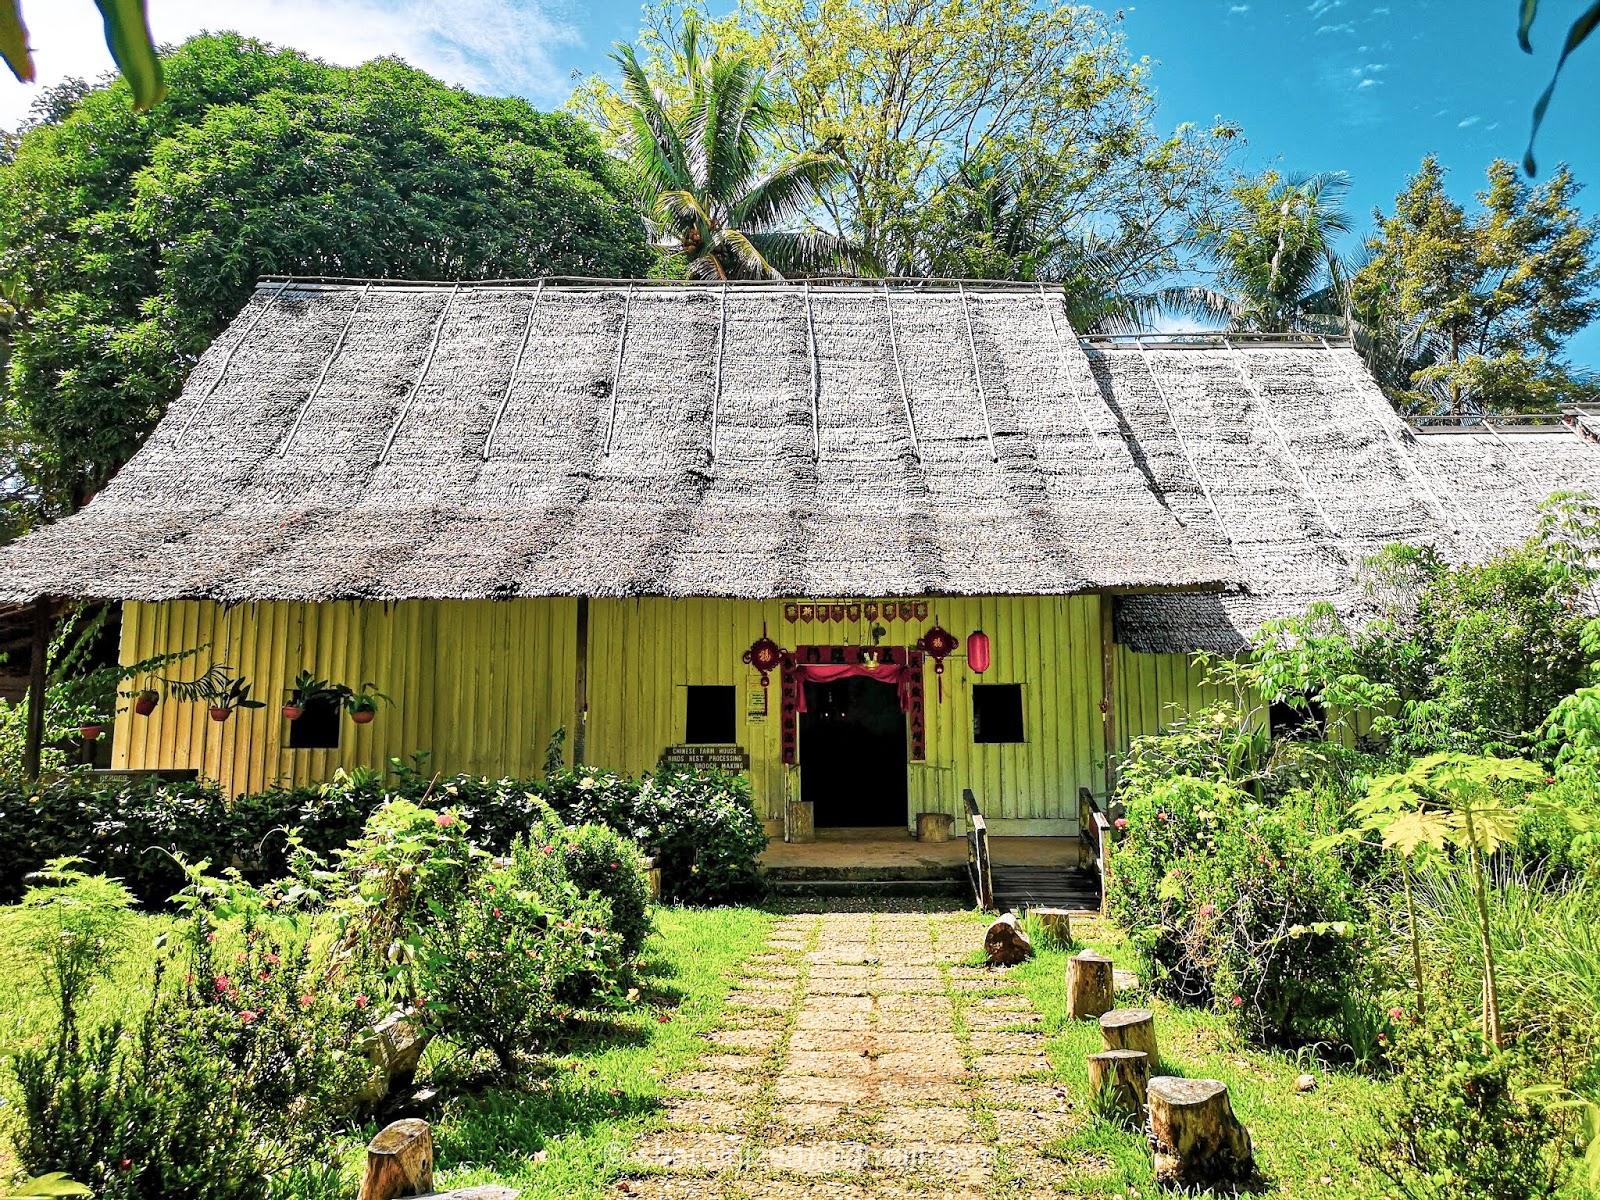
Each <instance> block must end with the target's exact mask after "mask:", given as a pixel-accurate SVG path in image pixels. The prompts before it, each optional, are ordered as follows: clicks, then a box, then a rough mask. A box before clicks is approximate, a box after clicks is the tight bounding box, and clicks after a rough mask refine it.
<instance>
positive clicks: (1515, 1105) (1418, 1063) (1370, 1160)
mask: <svg viewBox="0 0 1600 1200" xmlns="http://www.w3.org/2000/svg"><path fill="white" fill-rule="evenodd" d="M1395 1057H1396V1059H1397V1060H1398V1061H1399V1063H1400V1071H1399V1074H1398V1076H1397V1078H1396V1080H1395V1085H1394V1090H1393V1093H1392V1095H1393V1096H1394V1099H1393V1100H1392V1107H1390V1108H1389V1109H1388V1110H1387V1111H1384V1112H1381V1113H1380V1114H1379V1115H1378V1128H1379V1133H1378V1135H1377V1136H1375V1137H1371V1138H1367V1139H1365V1140H1362V1141H1358V1143H1357V1154H1358V1155H1359V1157H1360V1158H1361V1160H1362V1162H1364V1163H1365V1164H1367V1165H1368V1166H1370V1167H1371V1168H1373V1169H1374V1170H1376V1171H1377V1172H1378V1173H1379V1174H1381V1175H1383V1176H1384V1177H1385V1178H1386V1179H1388V1180H1389V1181H1390V1182H1391V1183H1392V1184H1394V1186H1395V1187H1396V1188H1397V1189H1398V1190H1399V1193H1400V1194H1401V1195H1402V1196H1404V1197H1406V1200H1457V1198H1458V1197H1464V1196H1481V1197H1485V1198H1488V1200H1536V1198H1539V1197H1547V1196H1553V1195H1554V1194H1555V1190H1556V1186H1555V1185H1556V1179H1557V1171H1558V1158H1557V1155H1556V1154H1555V1152H1554V1143H1555V1139H1556V1137H1557V1130H1556V1128H1555V1126H1554V1125H1553V1124H1552V1122H1551V1121H1550V1118H1549V1116H1548V1114H1547V1113H1546V1112H1545V1110H1544V1109H1543V1108H1542V1107H1541V1106H1540V1105H1538V1104H1537V1103H1532V1102H1527V1101H1523V1100H1519V1099H1518V1098H1517V1095H1516V1089H1515V1086H1514V1084H1513V1074H1514V1067H1515V1065H1516V1063H1515V1058H1514V1056H1513V1055H1512V1054H1509V1053H1505V1052H1493V1051H1490V1050H1489V1049H1487V1048H1486V1047H1485V1045H1484V1043H1483V1040H1482V1038H1481V1037H1480V1036H1479V1035H1478V1034H1475V1033H1473V1032H1471V1031H1468V1030H1464V1029H1458V1028H1451V1029H1438V1028H1417V1029H1414V1030H1410V1031H1408V1032H1407V1033H1405V1034H1403V1035H1401V1036H1400V1038H1399V1039H1398V1044H1397V1047H1396V1052H1395Z"/></svg>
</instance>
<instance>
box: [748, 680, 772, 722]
mask: <svg viewBox="0 0 1600 1200" xmlns="http://www.w3.org/2000/svg"><path fill="white" fill-rule="evenodd" d="M744 719H745V720H747V721H765V720H766V719H767V689H766V688H764V687H762V686H761V685H760V684H759V683H753V684H750V685H749V686H748V687H746V688H745V709H744Z"/></svg>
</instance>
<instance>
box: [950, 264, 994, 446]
mask: <svg viewBox="0 0 1600 1200" xmlns="http://www.w3.org/2000/svg"><path fill="white" fill-rule="evenodd" d="M956 290H957V291H958V292H959V293H960V294H961V317H962V320H963V321H965V322H966V326H967V349H968V350H970V351H972V382H973V383H974V384H975V385H976V386H977V389H978V407H979V408H981V409H982V410H983V433H984V436H985V437H987V438H988V439H989V461H990V462H999V461H1000V452H999V451H998V450H996V449H995V445H994V426H993V425H992V424H991V423H990V421H989V397H988V396H986V395H985V394H984V391H983V369H982V368H981V367H979V366H978V339H977V338H976V337H975V336H974V335H973V332H972V302H971V300H969V299H968V298H967V289H966V288H965V287H958V288H957V289H956Z"/></svg>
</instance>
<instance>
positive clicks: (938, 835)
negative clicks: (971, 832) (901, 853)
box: [917, 812, 956, 842]
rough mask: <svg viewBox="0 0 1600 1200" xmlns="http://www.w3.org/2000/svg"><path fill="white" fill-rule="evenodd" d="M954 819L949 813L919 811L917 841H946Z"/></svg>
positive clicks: (948, 838)
mask: <svg viewBox="0 0 1600 1200" xmlns="http://www.w3.org/2000/svg"><path fill="white" fill-rule="evenodd" d="M955 821H956V819H955V818H954V817H952V816H951V815H950V814H949V813H941V812H919V813H918V814H917V841H919V842H948V841H949V840H950V827H951V826H952V825H954V824H955Z"/></svg>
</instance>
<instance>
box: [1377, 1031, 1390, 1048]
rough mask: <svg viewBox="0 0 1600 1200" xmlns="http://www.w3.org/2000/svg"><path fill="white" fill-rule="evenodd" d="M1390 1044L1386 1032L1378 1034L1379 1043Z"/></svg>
mask: <svg viewBox="0 0 1600 1200" xmlns="http://www.w3.org/2000/svg"><path fill="white" fill-rule="evenodd" d="M1388 1044H1389V1035H1388V1034H1386V1033H1380V1034H1379V1035H1378V1045H1380V1046H1387V1045H1388Z"/></svg>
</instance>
